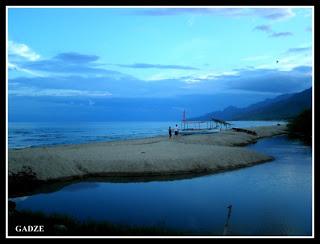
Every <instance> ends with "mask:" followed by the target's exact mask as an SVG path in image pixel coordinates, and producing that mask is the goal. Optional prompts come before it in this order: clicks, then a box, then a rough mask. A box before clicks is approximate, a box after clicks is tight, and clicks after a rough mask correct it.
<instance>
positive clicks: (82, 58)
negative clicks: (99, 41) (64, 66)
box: [54, 52, 99, 64]
mask: <svg viewBox="0 0 320 244" xmlns="http://www.w3.org/2000/svg"><path fill="white" fill-rule="evenodd" d="M54 59H58V60H61V61H64V62H67V63H75V64H78V63H89V62H94V61H97V60H98V59H99V57H98V56H96V55H84V54H80V53H76V52H68V53H60V54H58V55H57V56H55V57H54Z"/></svg>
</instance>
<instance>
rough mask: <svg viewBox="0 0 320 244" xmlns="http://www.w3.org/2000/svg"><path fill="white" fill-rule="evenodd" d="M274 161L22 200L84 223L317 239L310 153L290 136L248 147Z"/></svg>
mask: <svg viewBox="0 0 320 244" xmlns="http://www.w3.org/2000/svg"><path fill="white" fill-rule="evenodd" d="M249 147H250V148H251V149H253V150H257V151H261V152H264V153H266V154H269V155H272V156H274V157H275V160H274V161H273V162H269V163H264V164H260V165H256V166H253V167H249V168H244V169H239V170H235V171H232V172H224V173H220V174H215V175H209V176H202V177H198V178H192V179H184V180H175V181H153V182H142V183H103V182H91V183H90V182H82V183H77V184H73V185H69V186H67V187H65V188H63V189H61V190H60V191H57V192H54V193H50V194H38V195H34V196H30V197H28V198H27V199H25V200H24V201H19V202H17V207H18V208H19V209H31V210H37V211H38V210H40V211H44V212H47V213H54V212H58V213H67V214H70V215H72V216H74V217H76V218H78V219H81V220H85V219H87V218H90V219H95V220H107V221H110V222H112V223H120V224H130V225H139V226H142V225H147V226H150V225H152V226H166V227H169V228H175V229H179V230H182V231H186V233H187V234H190V233H201V234H209V235H210V234H212V235H221V234H222V232H223V227H224V224H225V220H226V215H227V206H229V205H230V204H232V205H233V208H232V216H231V219H230V227H229V234H233V235H311V226H312V225H311V214H312V211H311V209H312V207H311V206H312V205H311V204H312V202H311V199H312V198H311V197H312V195H311V189H312V182H311V169H312V168H311V166H312V165H311V149H310V147H307V146H303V145H302V144H299V143H296V142H291V141H288V140H287V139H286V137H284V136H280V137H275V138H271V139H265V140H261V141H259V142H258V143H256V144H254V145H251V146H249Z"/></svg>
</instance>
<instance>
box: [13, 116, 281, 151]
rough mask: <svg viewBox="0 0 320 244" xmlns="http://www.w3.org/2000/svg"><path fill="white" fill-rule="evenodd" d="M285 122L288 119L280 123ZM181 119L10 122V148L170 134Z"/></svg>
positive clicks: (242, 124) (244, 124)
mask: <svg viewBox="0 0 320 244" xmlns="http://www.w3.org/2000/svg"><path fill="white" fill-rule="evenodd" d="M231 123H232V126H233V127H241V128H245V127H251V126H261V125H275V124H277V123H279V122H278V121H231ZM280 123H284V122H280ZM176 124H178V126H179V127H181V123H180V122H176V121H167V122H82V123H79V122H77V123H71V122H64V123H63V122H60V123H53V122H52V123H35V122H32V123H31V122H30V123H22V122H9V124H8V147H9V148H26V147H37V146H54V145H60V144H81V143H89V142H101V141H116V140H127V139H137V138H145V137H153V136H159V135H167V134H168V128H169V126H171V128H174V126H175V125H176Z"/></svg>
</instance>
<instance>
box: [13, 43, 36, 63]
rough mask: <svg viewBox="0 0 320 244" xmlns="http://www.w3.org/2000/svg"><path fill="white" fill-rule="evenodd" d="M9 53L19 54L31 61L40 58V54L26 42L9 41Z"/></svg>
mask: <svg viewBox="0 0 320 244" xmlns="http://www.w3.org/2000/svg"><path fill="white" fill-rule="evenodd" d="M8 53H9V55H17V56H19V57H22V58H25V59H27V60H29V61H36V60H38V59H39V58H40V55H39V54H37V53H36V52H34V51H33V50H32V49H31V48H30V47H28V46H27V45H26V44H23V43H16V42H13V41H9V43H8Z"/></svg>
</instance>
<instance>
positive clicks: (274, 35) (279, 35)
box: [269, 31, 293, 37]
mask: <svg viewBox="0 0 320 244" xmlns="http://www.w3.org/2000/svg"><path fill="white" fill-rule="evenodd" d="M292 35H293V33H292V32H288V31H287V32H273V33H272V34H271V35H269V37H287V36H292Z"/></svg>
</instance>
